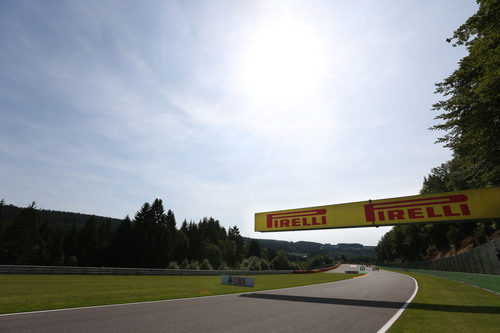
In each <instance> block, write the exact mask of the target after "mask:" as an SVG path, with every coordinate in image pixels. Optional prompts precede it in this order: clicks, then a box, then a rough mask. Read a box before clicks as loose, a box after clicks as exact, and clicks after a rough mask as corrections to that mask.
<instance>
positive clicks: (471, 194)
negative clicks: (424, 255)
mask: <svg viewBox="0 0 500 333" xmlns="http://www.w3.org/2000/svg"><path fill="white" fill-rule="evenodd" d="M494 218H500V187H489V188H484V189H478V190H465V191H456V192H446V193H440V194H429V195H414V196H409V197H399V198H390V199H381V200H368V201H359V202H352V203H344V204H337V205H328V206H317V207H309V208H298V209H287V210H279V211H273V212H265V213H256V214H255V231H262V232H267V231H290V230H316V229H333V228H358V227H378V226H389V225H396V224H413V223H435V222H461V221H464V222H465V221H470V220H491V219H494Z"/></svg>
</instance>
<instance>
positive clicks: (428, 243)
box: [375, 0, 500, 263]
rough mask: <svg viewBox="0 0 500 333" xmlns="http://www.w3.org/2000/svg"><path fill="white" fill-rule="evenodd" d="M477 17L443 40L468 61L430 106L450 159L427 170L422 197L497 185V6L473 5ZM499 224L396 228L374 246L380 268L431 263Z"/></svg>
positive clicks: (486, 1)
mask: <svg viewBox="0 0 500 333" xmlns="http://www.w3.org/2000/svg"><path fill="white" fill-rule="evenodd" d="M477 2H478V4H479V9H478V11H477V12H476V13H475V14H474V15H473V16H471V17H470V18H469V19H468V20H467V21H466V22H465V23H464V24H463V25H462V26H460V27H459V28H458V29H457V30H456V31H455V32H454V34H453V36H452V37H451V38H449V39H447V42H449V43H452V45H453V46H454V47H456V46H465V47H466V48H467V50H468V55H467V56H465V57H464V58H463V59H462V60H460V62H459V66H458V69H457V70H455V71H454V72H453V73H452V74H451V75H450V76H449V77H447V78H446V79H445V80H444V81H443V82H440V83H438V84H436V93H438V94H442V95H443V96H445V97H447V99H445V100H442V101H439V102H437V103H436V104H434V105H433V110H434V111H438V112H440V114H439V115H438V116H437V117H436V119H438V120H440V121H441V123H440V124H438V125H436V126H433V127H432V128H431V129H432V130H443V131H445V134H444V136H442V137H441V138H439V139H438V142H439V143H444V144H445V147H448V148H450V149H451V150H452V152H453V158H452V159H451V160H450V161H448V162H446V163H443V164H442V165H440V166H438V167H436V168H434V169H432V170H431V173H430V174H429V175H428V176H427V177H425V178H424V182H423V186H422V190H421V191H420V193H421V194H433V193H440V192H447V191H456V190H467V189H474V188H484V187H489V186H499V185H500V107H499V106H500V93H499V92H500V74H499V73H500V1H498V0H478V1H477ZM499 229H500V221H495V220H492V221H491V222H486V223H485V222H481V223H474V222H468V223H445V224H429V225H401V226H395V227H393V229H392V230H391V231H390V232H388V233H387V234H385V235H384V236H383V237H382V239H381V240H380V241H379V243H378V245H377V247H376V249H375V251H376V253H377V260H378V261H379V262H386V263H387V262H396V261H415V260H422V259H429V258H433V256H434V255H435V253H437V252H446V251H450V250H451V251H457V250H459V249H460V248H461V247H463V246H464V245H466V244H467V243H468V244H470V243H471V242H472V243H473V244H474V245H480V244H482V243H484V242H486V241H488V240H490V239H492V238H494V237H498V235H499V234H500V232H499Z"/></svg>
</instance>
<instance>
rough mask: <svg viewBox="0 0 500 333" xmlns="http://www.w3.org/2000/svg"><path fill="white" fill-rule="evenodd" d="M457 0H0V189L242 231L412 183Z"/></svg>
mask: <svg viewBox="0 0 500 333" xmlns="http://www.w3.org/2000/svg"><path fill="white" fill-rule="evenodd" d="M476 8H477V5H476V4H475V2H474V1H471V0H468V1H457V0H449V1H421V0H418V1H417V0H416V1H396V0H393V1H269V0H267V1H205V2H202V1H178V2H174V1H143V2H139V1H101V0H99V1H87V0H86V1H60V2H59V1H0V198H4V199H5V201H6V202H7V203H12V204H15V205H21V206H26V205H27V204H29V203H30V202H31V201H33V200H34V201H36V202H37V205H38V207H41V208H46V209H55V210H64V211H75V212H82V213H91V214H97V215H104V216H112V217H116V218H123V217H124V216H125V215H127V214H130V215H131V216H132V215H133V214H134V213H135V212H136V211H137V210H138V209H139V207H140V206H141V205H142V203H144V202H146V201H148V202H151V201H152V200H154V199H155V198H156V197H159V198H162V199H163V200H164V203H165V206H166V207H167V208H171V209H172V210H173V211H174V212H175V215H176V218H177V222H178V224H180V223H181V222H182V220H183V219H185V218H186V219H188V220H190V219H193V220H199V219H200V218H202V217H204V216H213V217H214V218H217V219H219V220H220V221H221V223H222V224H223V225H224V226H226V227H229V226H232V225H237V226H238V227H239V228H240V230H241V232H242V234H243V235H244V236H249V237H257V238H274V239H284V240H294V241H297V240H310V241H318V242H327V243H339V242H360V243H363V244H366V245H376V243H377V242H378V240H379V239H380V237H381V236H382V235H383V234H384V233H385V232H387V231H388V230H389V229H390V228H388V227H385V228H378V229H374V228H361V229H346V230H323V231H299V232H284V233H265V234H261V233H255V232H253V214H254V213H255V212H261V211H268V210H279V209H288V208H299V207H307V206H316V205H322V204H334V203H343V202H350V201H360V200H368V199H379V198H387V197H394V196H402V195H412V194H417V193H418V191H419V190H420V187H421V184H422V180H423V177H424V176H425V175H427V174H428V173H429V171H430V169H431V168H432V167H435V166H437V165H439V164H440V163H443V162H445V161H446V160H448V159H449V158H450V156H451V154H450V151H449V150H447V149H445V148H443V147H442V146H441V145H436V144H434V141H435V139H436V137H438V136H439V133H436V132H431V131H428V130H427V128H428V127H429V126H431V125H432V124H434V123H435V121H434V120H433V117H434V116H435V115H436V114H435V113H434V112H433V111H431V106H432V104H433V102H435V101H436V100H438V99H439V96H437V95H434V94H433V91H434V83H436V82H439V81H441V80H442V79H443V78H445V77H446V76H447V75H449V74H450V73H451V72H452V71H453V70H454V69H455V68H456V67H457V61H458V60H459V59H460V58H461V57H463V56H464V55H465V50H464V49H463V48H453V47H451V45H449V44H448V43H446V42H445V39H446V38H447V37H450V36H451V35H452V32H453V31H454V30H455V29H456V28H457V27H458V26H459V25H461V24H462V23H463V22H464V21H465V20H466V19H467V18H468V17H469V16H470V15H472V14H473V13H474V12H475V11H476Z"/></svg>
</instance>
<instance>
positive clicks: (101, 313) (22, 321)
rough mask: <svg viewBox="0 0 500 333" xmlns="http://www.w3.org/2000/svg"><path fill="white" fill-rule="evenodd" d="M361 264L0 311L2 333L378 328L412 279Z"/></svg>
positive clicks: (402, 301)
mask: <svg viewBox="0 0 500 333" xmlns="http://www.w3.org/2000/svg"><path fill="white" fill-rule="evenodd" d="M349 269H352V267H349V265H342V266H341V267H339V268H337V269H336V271H337V272H343V271H344V270H349ZM367 271H368V272H369V273H370V274H369V275H366V276H363V277H359V278H355V279H349V280H343V281H337V282H331V283H324V284H319V285H311V286H303V287H294V288H286V289H276V290H268V291H259V292H250V293H243V294H230V295H221V296H209V297H201V298H190V299H178V300H169V301H157V302H145V303H134V304H124V305H123V304H122V305H114V306H113V305H111V306H102V307H88V308H81V309H68V310H63V311H60V310H56V311H45V312H43V311H41V312H31V313H24V314H12V315H0V332H259V331H260V332H269V331H271V332H282V331H283V332H284V331H286V332H290V331H292V332H304V331H309V332H377V331H378V330H379V329H380V328H381V327H383V326H384V324H386V323H387V322H388V321H389V320H390V319H391V318H392V317H393V316H394V315H395V314H396V312H397V311H398V310H399V309H400V308H401V307H402V306H403V305H404V304H405V302H406V301H407V300H408V299H409V298H410V296H411V295H412V294H413V292H414V290H415V287H416V286H415V282H414V280H413V279H411V278H410V277H408V276H406V275H403V274H398V273H394V272H388V271H382V270H381V271H376V272H372V271H371V269H370V268H368V269H367Z"/></svg>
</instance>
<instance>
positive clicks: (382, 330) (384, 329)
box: [377, 273, 418, 333]
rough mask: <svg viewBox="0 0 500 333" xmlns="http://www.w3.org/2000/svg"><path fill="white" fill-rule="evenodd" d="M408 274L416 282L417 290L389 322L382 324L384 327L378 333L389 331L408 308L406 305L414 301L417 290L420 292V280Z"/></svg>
mask: <svg viewBox="0 0 500 333" xmlns="http://www.w3.org/2000/svg"><path fill="white" fill-rule="evenodd" d="M399 274H401V273H399ZM402 275H406V274H402ZM406 276H408V277H409V278H410V279H412V280H413V281H414V282H415V291H414V292H413V294H412V295H411V296H410V298H408V300H407V301H406V303H405V304H404V305H403V306H402V307H401V309H399V310H398V312H396V314H395V315H394V316H392V318H391V319H389V321H388V322H387V323H385V325H384V326H382V328H381V329H379V330H378V331H377V333H385V332H387V330H388V329H389V327H391V326H392V324H394V322H395V321H396V320H397V319H398V318H399V316H401V314H402V313H403V311H404V310H405V309H406V307H407V306H408V305H409V304H410V303H411V301H413V299H414V298H415V296H416V295H417V292H418V282H417V280H415V279H414V278H413V277H411V276H409V275H406Z"/></svg>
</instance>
